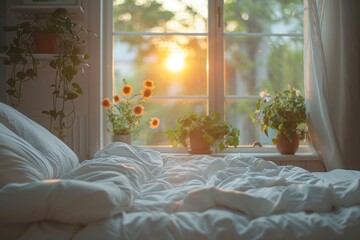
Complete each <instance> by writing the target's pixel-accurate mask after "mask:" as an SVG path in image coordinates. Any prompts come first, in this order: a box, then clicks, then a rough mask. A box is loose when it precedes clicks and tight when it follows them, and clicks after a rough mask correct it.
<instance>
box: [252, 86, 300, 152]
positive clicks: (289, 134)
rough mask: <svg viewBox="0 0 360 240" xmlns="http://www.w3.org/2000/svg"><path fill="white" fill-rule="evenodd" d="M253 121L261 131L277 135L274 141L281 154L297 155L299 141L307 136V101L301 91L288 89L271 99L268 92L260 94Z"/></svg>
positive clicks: (277, 93)
mask: <svg viewBox="0 0 360 240" xmlns="http://www.w3.org/2000/svg"><path fill="white" fill-rule="evenodd" d="M259 95H260V97H259V98H258V101H257V104H256V110H255V112H254V115H253V116H252V118H253V120H254V121H256V123H257V124H259V125H260V130H261V131H262V132H264V133H265V135H266V136H268V130H269V128H271V129H274V130H275V131H276V133H277V135H276V137H275V138H273V139H272V142H273V144H276V148H277V150H278V151H279V152H280V153H281V154H295V152H296V151H297V149H298V147H299V141H300V140H304V139H305V135H306V107H305V99H304V97H303V96H302V95H301V94H300V91H299V90H297V89H295V88H290V87H289V88H288V89H284V90H282V91H275V97H274V98H271V96H270V94H269V93H267V92H266V91H262V92H260V94H259Z"/></svg>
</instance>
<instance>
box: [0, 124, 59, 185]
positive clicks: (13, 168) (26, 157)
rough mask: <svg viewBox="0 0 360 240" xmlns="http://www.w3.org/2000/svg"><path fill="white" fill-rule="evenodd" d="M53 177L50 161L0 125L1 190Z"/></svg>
mask: <svg viewBox="0 0 360 240" xmlns="http://www.w3.org/2000/svg"><path fill="white" fill-rule="evenodd" d="M52 177H53V169H52V166H51V165H50V164H49V162H48V160H47V159H46V158H45V157H44V156H43V155H42V154H41V153H40V152H39V151H38V150H36V149H35V148H33V147H32V146H31V145H30V144H29V143H27V142H26V141H25V140H23V139H22V138H20V137H19V136H17V135H16V134H15V133H13V132H12V131H10V130H9V129H8V128H6V127H5V126H4V125H3V124H1V123H0V188H1V187H2V186H4V185H6V184H8V183H14V182H16V183H26V182H34V181H39V180H43V179H49V178H52Z"/></svg>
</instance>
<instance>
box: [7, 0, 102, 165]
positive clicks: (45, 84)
mask: <svg viewBox="0 0 360 240" xmlns="http://www.w3.org/2000/svg"><path fill="white" fill-rule="evenodd" d="M6 3H7V6H6V8H3V7H1V9H2V10H1V11H4V10H5V9H7V11H6V17H7V22H6V24H7V25H14V24H16V22H17V21H19V20H18V19H17V18H18V16H19V13H17V12H14V11H13V10H12V9H11V5H12V4H14V3H16V1H14V0H7V1H6ZM101 5H102V4H101V0H88V1H84V2H83V7H84V10H85V14H84V15H83V16H80V17H76V18H75V19H74V20H75V21H76V22H78V23H80V24H82V25H83V26H85V27H86V28H88V29H90V30H92V31H93V32H95V33H97V36H94V35H88V36H85V40H86V42H87V43H86V49H87V51H88V53H89V54H90V56H91V58H90V60H89V64H90V67H88V68H85V72H84V74H79V75H78V76H76V79H75V80H76V81H77V82H78V83H79V84H80V85H81V87H82V89H83V92H84V94H83V95H82V96H81V97H80V98H78V99H76V102H75V104H76V115H77V118H76V122H75V124H74V125H73V127H72V128H70V129H68V130H67V133H66V135H67V136H66V139H65V140H64V141H65V142H66V143H67V144H68V145H69V146H70V147H71V148H72V149H73V150H74V151H75V152H76V153H77V154H78V156H79V158H80V159H81V160H84V159H89V158H91V157H92V155H93V153H94V152H95V151H96V150H97V149H98V148H99V146H100V127H99V123H100V120H99V118H100V117H99V116H100V89H101V88H100V86H101V85H100V82H101V66H100V56H101V53H100V52H101V45H100V43H101V34H100V32H101V19H100V18H101ZM10 40H11V39H10V37H9V36H7V41H10ZM48 61H49V60H41V65H42V67H41V68H40V69H39V75H38V78H36V79H35V80H34V81H31V82H28V83H25V84H24V86H23V91H22V92H23V96H22V99H21V104H20V106H19V107H18V109H19V110H20V111H21V112H23V113H24V114H25V115H27V116H28V117H30V118H31V119H33V120H35V121H37V122H38V123H40V124H41V125H43V126H44V127H46V128H49V121H48V119H47V117H46V116H45V115H43V114H42V113H41V112H42V110H47V109H49V108H50V101H51V88H50V87H49V86H50V84H52V82H53V80H52V79H53V77H54V75H55V74H54V71H53V70H52V69H51V68H50V67H48V66H47V64H48ZM0 74H1V69H0ZM2 79H3V78H2ZM1 84H4V81H2V82H1ZM1 89H2V90H1V94H4V92H5V89H4V88H1ZM1 94H0V100H1V96H2V95H1ZM2 101H3V100H2Z"/></svg>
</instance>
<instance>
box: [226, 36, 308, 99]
mask: <svg viewBox="0 0 360 240" xmlns="http://www.w3.org/2000/svg"><path fill="white" fill-rule="evenodd" d="M303 45H304V44H303V38H295V37H292V38H290V37H226V38H225V95H239V96H248V95H256V96H257V95H258V93H259V92H260V91H261V90H263V89H265V88H266V89H268V90H269V91H271V92H273V91H274V90H275V89H277V90H278V89H283V88H285V87H287V86H288V85H290V86H293V87H296V88H298V89H300V90H301V91H303V89H304V73H303V67H304V64H303Z"/></svg>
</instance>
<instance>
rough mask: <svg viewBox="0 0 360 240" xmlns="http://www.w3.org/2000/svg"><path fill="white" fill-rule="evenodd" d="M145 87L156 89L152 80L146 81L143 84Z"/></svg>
mask: <svg viewBox="0 0 360 240" xmlns="http://www.w3.org/2000/svg"><path fill="white" fill-rule="evenodd" d="M143 86H144V88H146V89H154V88H155V85H154V81H153V80H150V79H147V80H145V81H144V82H143Z"/></svg>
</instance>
